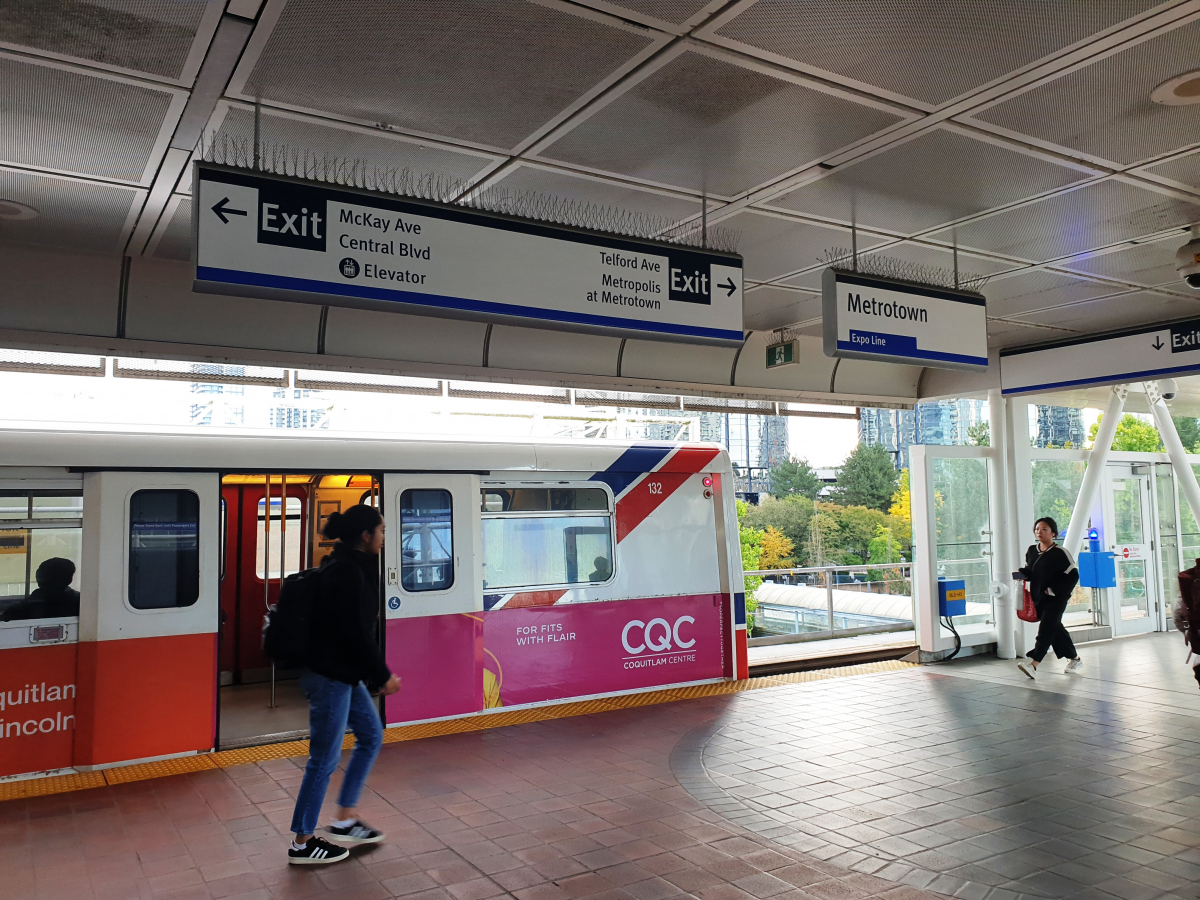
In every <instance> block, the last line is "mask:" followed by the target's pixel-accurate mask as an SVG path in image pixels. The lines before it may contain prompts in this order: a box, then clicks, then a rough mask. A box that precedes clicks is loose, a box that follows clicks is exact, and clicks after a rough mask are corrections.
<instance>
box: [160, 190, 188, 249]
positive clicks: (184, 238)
mask: <svg viewBox="0 0 1200 900" xmlns="http://www.w3.org/2000/svg"><path fill="white" fill-rule="evenodd" d="M178 200H179V203H178V205H177V206H176V207H175V212H174V214H173V215H172V216H171V219H170V221H169V222H168V223H167V227H166V228H165V229H163V233H162V236H161V237H159V238H158V243H157V244H156V245H155V247H154V252H153V253H152V254H151V256H154V257H156V258H157V259H178V260H183V261H184V262H190V261H191V259H192V201H191V198H190V197H179V198H178Z"/></svg>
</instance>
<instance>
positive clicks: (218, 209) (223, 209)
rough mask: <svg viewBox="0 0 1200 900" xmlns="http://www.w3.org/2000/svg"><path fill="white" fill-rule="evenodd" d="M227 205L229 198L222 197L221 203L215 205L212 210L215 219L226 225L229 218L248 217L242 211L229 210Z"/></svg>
mask: <svg viewBox="0 0 1200 900" xmlns="http://www.w3.org/2000/svg"><path fill="white" fill-rule="evenodd" d="M228 204H229V198H228V197H222V198H221V202H220V203H217V204H216V205H214V206H213V208H212V211H213V212H215V213H216V214H217V218H219V219H220V220H221V221H222V222H224V223H225V224H226V225H228V224H229V218H228V217H229V216H244V215H248V213H247V212H246V211H245V210H244V209H230V208H229V205H228Z"/></svg>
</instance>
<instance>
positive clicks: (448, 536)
mask: <svg viewBox="0 0 1200 900" xmlns="http://www.w3.org/2000/svg"><path fill="white" fill-rule="evenodd" d="M450 502H451V501H450V492H449V491H443V490H420V489H412V490H407V491H404V492H403V493H402V494H401V495H400V584H401V586H403V588H404V590H406V591H410V592H413V593H416V592H419V591H444V590H446V589H447V588H449V587H450V586H451V585H453V584H454V513H453V510H452V509H451V506H450Z"/></svg>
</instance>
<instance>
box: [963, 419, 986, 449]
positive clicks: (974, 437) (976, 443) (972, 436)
mask: <svg viewBox="0 0 1200 900" xmlns="http://www.w3.org/2000/svg"><path fill="white" fill-rule="evenodd" d="M967 443H968V444H970V445H971V446H972V447H990V446H992V429H991V426H989V425H988V423H987V422H982V421H981V422H976V423H975V424H974V425H972V426H971V427H970V428H968V429H967Z"/></svg>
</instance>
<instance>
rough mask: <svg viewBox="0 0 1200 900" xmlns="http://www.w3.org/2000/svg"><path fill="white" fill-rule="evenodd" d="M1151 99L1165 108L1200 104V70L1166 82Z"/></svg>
mask: <svg viewBox="0 0 1200 900" xmlns="http://www.w3.org/2000/svg"><path fill="white" fill-rule="evenodd" d="M1150 99H1151V100H1153V101H1154V102H1155V103H1161V104H1163V105H1164V106H1186V105H1187V104H1189V103H1200V69H1195V70H1193V71H1191V72H1184V73H1183V74H1182V75H1176V76H1175V77H1174V78H1172V79H1170V80H1168V81H1164V82H1163V83H1162V84H1160V85H1159V86H1158V87H1156V88H1155V89H1154V90H1153V91H1152V92H1151V93H1150Z"/></svg>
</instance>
